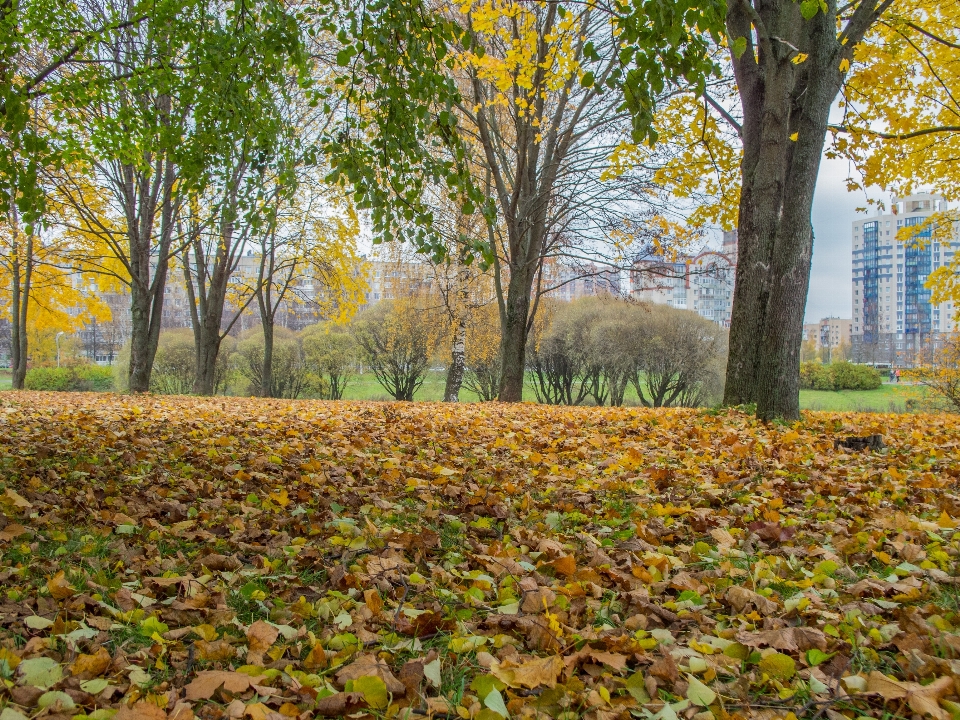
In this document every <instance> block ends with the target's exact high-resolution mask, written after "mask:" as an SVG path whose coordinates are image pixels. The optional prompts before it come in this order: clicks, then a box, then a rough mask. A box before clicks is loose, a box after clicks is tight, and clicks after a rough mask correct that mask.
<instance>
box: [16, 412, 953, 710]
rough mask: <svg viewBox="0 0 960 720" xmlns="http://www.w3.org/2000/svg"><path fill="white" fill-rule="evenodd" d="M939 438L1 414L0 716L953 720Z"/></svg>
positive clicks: (933, 424)
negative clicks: (859, 440)
mask: <svg viewBox="0 0 960 720" xmlns="http://www.w3.org/2000/svg"><path fill="white" fill-rule="evenodd" d="M874 434H880V435H882V436H883V439H884V445H885V447H884V448H883V449H882V450H879V451H870V450H867V451H863V452H861V451H855V450H851V449H844V448H843V447H842V446H839V447H838V446H837V444H836V443H837V441H838V440H839V439H843V438H846V437H851V436H853V437H862V436H868V435H874ZM958 442H960V423H958V422H957V421H956V420H955V419H954V418H951V417H947V416H944V417H938V416H922V415H921V416H916V415H857V414H836V413H808V414H806V415H805V419H804V422H803V423H798V424H796V425H794V426H792V427H787V426H781V425H775V424H773V425H763V424H760V423H758V422H757V421H755V420H754V419H753V418H751V417H749V416H747V415H745V414H743V413H740V412H737V411H723V412H702V411H693V410H646V409H630V408H556V407H545V406H538V405H524V404H521V405H495V404H476V405H439V404H425V403H424V404H380V403H317V402H306V401H304V402H295V401H278V400H260V399H239V398H231V399H222V398H217V399H199V398H170V397H151V396H146V397H136V398H133V397H120V396H109V395H78V394H70V395H57V394H34V393H5V394H4V395H3V397H2V398H0V681H2V684H0V719H2V720H20V718H27V717H34V716H37V715H42V716H43V717H49V718H97V719H100V718H116V720H125V718H168V719H174V718H176V719H177V720H189V719H190V718H194V717H198V718H211V719H217V718H255V719H260V718H263V719H266V718H270V719H271V720H279V719H281V718H294V717H297V718H304V719H306V718H314V717H328V716H340V715H351V716H354V717H358V718H359V717H363V716H368V717H400V718H421V717H440V718H455V717H456V718H463V720H471V719H475V720H498V719H499V718H505V717H517V718H557V720H574V718H579V717H583V718H587V719H588V720H614V719H615V718H623V719H624V720H625V719H626V718H631V717H633V718H641V719H648V720H654V719H655V720H672V719H673V718H686V719H688V720H693V719H694V718H695V719H696V720H710V719H711V718H715V719H716V720H727V719H735V718H743V719H744V720H746V719H747V718H764V719H770V720H772V719H773V718H785V719H786V720H794V719H795V718H803V717H813V718H829V719H830V720H840V718H861V717H877V718H880V717H885V718H895V717H932V718H935V719H936V720H952V719H956V718H960V692H958V687H960V633H958V628H960V588H958V579H957V557H958V547H960V546H958V539H960V537H958V536H957V533H956V528H957V527H958V519H960V496H958V492H957V477H958V475H960V464H958V462H957V448H958Z"/></svg>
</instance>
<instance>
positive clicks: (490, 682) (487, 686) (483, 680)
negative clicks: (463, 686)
mask: <svg viewBox="0 0 960 720" xmlns="http://www.w3.org/2000/svg"><path fill="white" fill-rule="evenodd" d="M506 686H507V685H506V683H504V682H503V681H502V680H500V679H498V678H496V677H494V676H493V675H477V676H476V677H474V678H473V680H471V681H470V689H471V690H473V691H474V692H475V693H476V694H477V697H486V696H487V695H489V694H490V693H491V692H493V691H494V690H503V689H504V688H505V687H506Z"/></svg>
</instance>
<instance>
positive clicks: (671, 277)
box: [631, 230, 737, 328]
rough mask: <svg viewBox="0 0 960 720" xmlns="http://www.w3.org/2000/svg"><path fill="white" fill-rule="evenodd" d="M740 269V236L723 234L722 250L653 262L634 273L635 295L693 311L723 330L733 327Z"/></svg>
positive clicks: (638, 266) (660, 303) (632, 276)
mask: <svg viewBox="0 0 960 720" xmlns="http://www.w3.org/2000/svg"><path fill="white" fill-rule="evenodd" d="M736 269H737V233H736V231H735V230H734V231H731V232H725V233H724V234H723V246H722V247H721V249H720V251H714V250H707V251H704V252H702V253H700V254H699V255H696V256H680V257H677V258H672V259H669V260H667V259H651V260H644V261H641V262H639V263H637V264H636V265H635V266H634V268H633V272H632V274H631V281H632V287H633V289H632V295H633V297H634V298H636V299H637V300H641V301H643V302H651V303H656V304H658V305H669V306H671V307H675V308H677V309H679V310H692V311H694V312H695V313H697V314H698V315H700V316H701V317H704V318H706V319H707V320H711V321H713V322H715V323H717V324H718V325H720V326H721V327H725V328H728V327H730V318H731V314H732V311H733V284H734V280H735V279H736Z"/></svg>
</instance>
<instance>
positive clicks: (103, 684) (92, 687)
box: [80, 678, 110, 695]
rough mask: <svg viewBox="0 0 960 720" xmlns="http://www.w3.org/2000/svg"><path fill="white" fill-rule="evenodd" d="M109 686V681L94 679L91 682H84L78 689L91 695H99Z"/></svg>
mask: <svg viewBox="0 0 960 720" xmlns="http://www.w3.org/2000/svg"><path fill="white" fill-rule="evenodd" d="M109 684H110V681H109V680H107V679H106V678H94V679H93V680H85V681H84V682H82V683H80V689H81V690H83V691H84V692H86V693H90V694H91V695H99V694H100V693H102V692H103V691H104V690H106V689H107V686H108V685H109Z"/></svg>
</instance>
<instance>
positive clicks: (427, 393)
mask: <svg viewBox="0 0 960 720" xmlns="http://www.w3.org/2000/svg"><path fill="white" fill-rule="evenodd" d="M445 382H446V373H445V372H442V371H441V372H434V371H431V372H429V373H427V377H426V379H425V380H424V383H423V385H422V386H421V387H420V389H419V390H418V391H417V392H416V394H415V395H414V399H415V400H417V401H430V402H436V401H440V400H442V399H443V390H444V385H445ZM9 388H10V373H9V371H0V390H8V389H9ZM922 392H923V391H922V390H921V389H920V388H916V387H912V386H908V385H894V384H884V385H883V386H881V387H880V388H879V389H877V390H843V391H840V392H827V391H819V390H801V391H800V407H801V408H802V409H804V410H828V411H833V412H882V413H888V412H908V410H909V409H908V408H907V400H908V399H909V398H911V397H917V396H918V395H922ZM344 395H345V397H344V400H384V401H389V400H392V398H391V397H390V396H389V395H388V394H387V391H386V390H384V389H383V387H382V386H381V385H380V383H378V382H377V379H376V377H374V375H373V373H371V372H366V373H364V374H362V375H355V376H353V378H351V380H350V383H349V385H347V389H346V392H345V393H344ZM524 396H525V397H526V398H527V399H528V400H533V399H535V395H534V393H533V388H531V387H530V386H529V385H528V386H527V388H526V390H525V392H524ZM460 400H461V402H477V401H478V398H477V396H476V395H475V394H474V393H472V392H470V391H469V390H467V389H466V388H463V389H461V391H460ZM625 401H626V405H627V406H637V405H639V402H638V399H637V394H636V391H635V390H634V389H633V388H632V387H628V388H627V393H626V398H625Z"/></svg>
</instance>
